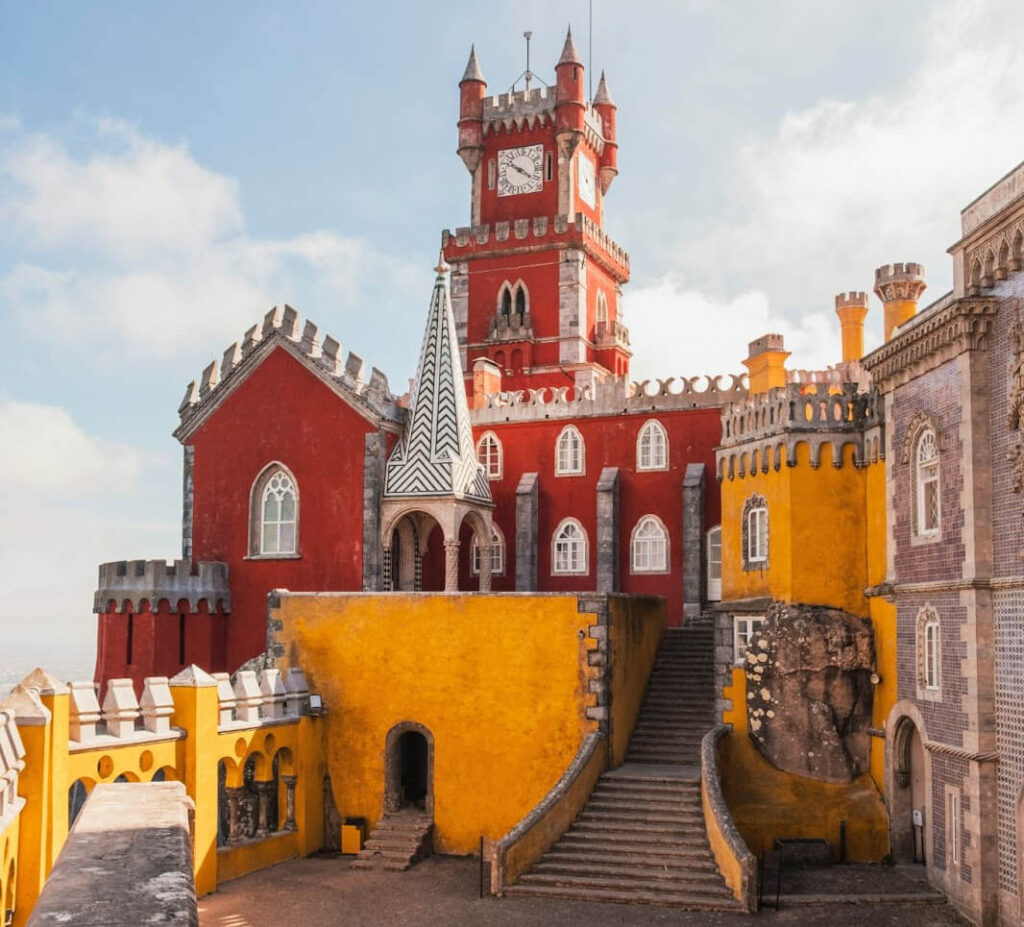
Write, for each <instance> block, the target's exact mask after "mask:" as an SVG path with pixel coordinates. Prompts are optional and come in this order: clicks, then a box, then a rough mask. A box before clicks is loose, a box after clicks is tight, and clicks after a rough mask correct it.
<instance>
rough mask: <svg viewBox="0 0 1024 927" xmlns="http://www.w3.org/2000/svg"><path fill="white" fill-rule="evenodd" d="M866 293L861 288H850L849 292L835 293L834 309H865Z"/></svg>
mask: <svg viewBox="0 0 1024 927" xmlns="http://www.w3.org/2000/svg"><path fill="white" fill-rule="evenodd" d="M867 308H868V294H867V293H865V292H863V291H862V290H851V291H850V292H849V293H836V311H838V310H840V309H867Z"/></svg>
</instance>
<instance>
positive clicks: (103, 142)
mask: <svg viewBox="0 0 1024 927" xmlns="http://www.w3.org/2000/svg"><path fill="white" fill-rule="evenodd" d="M93 144H94V145H95V146H97V147H98V148H99V149H100V150H98V151H94V152H93V153H91V154H89V155H87V156H85V157H83V158H76V157H74V156H73V155H72V154H71V153H70V152H69V151H68V150H67V149H66V148H65V147H64V146H63V145H62V144H61V143H60V142H59V141H57V140H55V139H53V138H50V137H48V136H44V135H38V134H37V135H32V136H26V137H24V138H23V139H22V141H21V144H20V145H16V146H14V149H13V151H12V152H11V153H10V154H9V155H8V156H7V157H5V158H3V159H2V160H0V178H3V175H6V180H7V181H8V182H9V184H11V185H12V186H13V188H14V190H15V191H16V192H15V193H14V195H13V196H12V197H10V198H9V199H8V201H7V202H6V203H5V204H3V205H0V218H6V219H7V222H6V223H4V227H5V228H6V234H7V235H9V236H13V235H19V236H22V238H21V239H20V240H19V244H20V245H21V246H22V248H21V249H20V251H21V254H22V260H21V261H20V262H19V263H18V264H16V265H14V266H13V267H12V268H11V269H10V270H9V271H8V272H7V274H6V275H5V276H2V277H0V301H3V302H4V303H6V304H7V305H8V307H9V310H10V311H11V313H12V315H14V316H16V318H17V319H19V320H20V322H21V324H22V326H23V327H24V328H26V329H29V330H34V329H38V330H41V331H47V332H48V333H49V332H52V333H54V334H55V335H56V336H57V337H58V338H63V339H64V341H65V342H66V343H68V344H77V345H82V346H85V347H87V348H89V349H93V348H96V347H99V348H101V349H102V350H103V351H105V352H106V353H107V354H109V355H112V356H116V355H118V354H120V353H121V352H123V351H125V350H127V351H129V352H131V354H132V356H134V357H137V358H139V357H141V358H153V357H162V358H168V359H169V358H172V357H175V356H180V355H181V353H182V351H183V350H186V349H189V348H191V349H193V350H194V349H195V347H196V346H197V345H203V346H207V349H208V346H209V345H210V344H214V345H216V344H220V343H221V342H223V343H227V342H228V341H229V340H231V339H233V338H238V337H240V336H241V334H242V332H243V331H244V330H245V329H246V328H248V326H249V325H251V324H252V323H253V322H254V321H255V320H257V319H258V318H259V317H260V316H261V315H262V313H263V312H265V311H266V309H267V308H268V307H269V306H271V305H273V304H274V303H281V302H286V301H287V302H290V303H292V304H296V303H300V304H301V300H302V298H310V297H323V298H324V299H328V300H330V301H331V302H337V301H342V302H344V303H349V304H354V303H358V302H366V300H367V294H368V291H369V289H370V288H371V287H373V286H384V287H387V288H388V289H389V290H390V292H391V295H392V297H393V296H394V295H395V294H396V293H403V292H405V293H409V294H412V293H413V292H416V293H422V292H423V287H424V286H425V285H427V284H425V283H424V279H425V278H424V275H423V273H416V272H414V271H413V270H412V269H411V268H410V267H409V266H408V265H406V264H404V263H403V262H402V261H400V260H397V259H393V258H390V257H388V256H386V255H383V254H381V253H379V252H377V251H376V250H375V249H373V248H372V247H371V246H370V245H369V244H368V243H367V242H365V241H363V240H361V239H358V238H352V237H346V236H344V235H340V234H338V233H336V232H332V231H317V232H312V233H309V234H304V235H299V236H296V237H294V238H286V239H256V238H252V237H249V236H247V235H246V234H245V231H244V228H243V221H242V210H241V207H240V205H239V200H238V190H237V184H236V183H235V182H234V181H233V180H231V179H230V178H226V177H223V176H221V175H218V174H216V173H213V172H212V171H209V170H207V169H205V168H203V167H202V166H201V165H199V164H198V163H197V162H196V161H195V160H194V159H193V158H192V156H191V155H190V153H189V152H188V149H187V147H186V146H185V145H184V144H181V143H179V144H177V145H165V144H162V143H160V142H157V141H154V140H152V139H149V138H146V137H144V136H143V135H141V134H140V133H139V132H138V131H137V130H135V129H134V128H132V127H130V126H128V125H126V124H124V123H121V122H117V121H114V120H102V121H101V122H99V123H98V124H97V126H96V133H95V137H94V138H93ZM26 242H27V243H28V245H29V246H30V247H32V248H35V249H36V253H35V254H33V255H31V256H29V255H28V254H26V250H25V247H24V246H25V244H26Z"/></svg>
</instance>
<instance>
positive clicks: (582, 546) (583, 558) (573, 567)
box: [551, 518, 588, 575]
mask: <svg viewBox="0 0 1024 927" xmlns="http://www.w3.org/2000/svg"><path fill="white" fill-rule="evenodd" d="M551 572H552V573H557V574H563V575H565V574H576V575H582V574H585V573H587V572H588V566H587V533H586V531H584V530H583V525H581V524H580V523H579V522H578V521H577V520H576V519H575V518H566V519H565V520H564V521H563V522H562V523H561V524H560V525H559V526H558V528H557V529H556V530H555V536H554V540H553V542H552V545H551Z"/></svg>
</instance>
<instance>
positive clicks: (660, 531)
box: [629, 515, 668, 573]
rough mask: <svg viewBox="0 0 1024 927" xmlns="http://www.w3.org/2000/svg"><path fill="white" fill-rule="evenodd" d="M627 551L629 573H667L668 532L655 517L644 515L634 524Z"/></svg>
mask: <svg viewBox="0 0 1024 927" xmlns="http://www.w3.org/2000/svg"><path fill="white" fill-rule="evenodd" d="M629 550H630V558H629V559H630V570H631V572H633V573H666V572H668V530H667V529H666V528H665V525H664V524H663V523H662V521H661V519H660V518H658V517H657V516H656V515H644V517H643V518H641V519H640V521H638V522H637V523H636V527H634V528H633V537H632V538H631V539H630V544H629Z"/></svg>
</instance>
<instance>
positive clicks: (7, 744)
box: [0, 709, 25, 833]
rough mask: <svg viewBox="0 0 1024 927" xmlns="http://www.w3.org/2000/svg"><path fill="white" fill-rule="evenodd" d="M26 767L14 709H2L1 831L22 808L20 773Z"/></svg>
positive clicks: (0, 722) (0, 768) (0, 744)
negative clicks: (19, 787) (19, 792)
mask: <svg viewBox="0 0 1024 927" xmlns="http://www.w3.org/2000/svg"><path fill="white" fill-rule="evenodd" d="M24 768H25V747H24V746H23V745H22V743H21V737H20V735H19V734H18V725H17V724H15V722H14V711H13V710H12V709H5V710H4V711H0V833H2V832H3V830H4V829H5V828H6V827H7V825H8V824H10V823H11V822H12V821H13V820H14V818H15V816H16V815H17V813H18V812H19V811H20V810H21V806H22V805H23V804H24V800H23V799H22V798H19V796H18V775H19V773H21V771H22V770H23V769H24Z"/></svg>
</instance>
